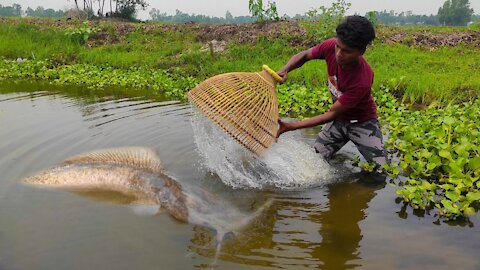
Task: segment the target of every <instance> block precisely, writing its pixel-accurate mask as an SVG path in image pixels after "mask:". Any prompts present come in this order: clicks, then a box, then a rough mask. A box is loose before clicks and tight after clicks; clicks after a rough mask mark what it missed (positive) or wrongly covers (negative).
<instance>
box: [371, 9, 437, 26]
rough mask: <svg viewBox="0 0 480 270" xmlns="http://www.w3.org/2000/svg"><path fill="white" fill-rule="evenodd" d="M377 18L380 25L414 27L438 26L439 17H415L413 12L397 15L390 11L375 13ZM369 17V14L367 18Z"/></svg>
mask: <svg viewBox="0 0 480 270" xmlns="http://www.w3.org/2000/svg"><path fill="white" fill-rule="evenodd" d="M375 12H376V18H377V20H378V22H379V23H383V24H398V25H405V24H414V25H438V24H439V22H438V16H437V15H430V16H427V15H415V14H413V12H412V11H407V12H403V11H402V12H400V13H397V12H395V11H394V10H390V11H386V10H383V11H375ZM366 17H368V13H367V16H366Z"/></svg>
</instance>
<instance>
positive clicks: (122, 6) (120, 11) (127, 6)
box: [113, 0, 148, 21]
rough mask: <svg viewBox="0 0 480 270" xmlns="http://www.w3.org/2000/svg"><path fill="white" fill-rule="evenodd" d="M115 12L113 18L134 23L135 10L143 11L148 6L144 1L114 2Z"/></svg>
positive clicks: (120, 0) (126, 0)
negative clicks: (115, 3)
mask: <svg viewBox="0 0 480 270" xmlns="http://www.w3.org/2000/svg"><path fill="white" fill-rule="evenodd" d="M116 2H117V10H116V11H115V12H114V13H113V16H115V17H120V18H124V19H127V20H130V21H135V13H136V12H137V8H140V9H142V10H145V8H146V7H147V6H148V4H147V2H146V1H145V0H116Z"/></svg>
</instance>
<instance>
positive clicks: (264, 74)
mask: <svg viewBox="0 0 480 270" xmlns="http://www.w3.org/2000/svg"><path fill="white" fill-rule="evenodd" d="M281 81H282V78H281V77H280V76H278V74H277V73H276V72H275V71H273V70H272V69H270V68H269V67H268V66H266V65H264V66H263V70H262V71H260V72H232V73H225V74H220V75H217V76H214V77H212V78H209V79H207V80H205V81H203V82H202V83H200V84H198V85H197V86H196V87H195V88H194V89H192V90H190V92H188V98H189V100H190V102H192V103H193V104H194V105H196V106H197V107H198V108H199V109H200V111H201V112H202V113H203V114H205V115H206V116H207V117H209V118H210V119H212V120H213V121H214V122H215V123H216V124H218V125H219V126H220V127H221V128H222V129H223V130H224V131H225V132H226V133H227V134H229V135H230V136H231V137H233V138H234V139H235V140H236V141H238V142H239V143H240V144H241V145H243V146H244V147H245V148H247V149H248V150H250V151H251V152H253V153H255V154H257V155H261V154H262V153H263V152H264V151H265V150H266V149H268V148H269V147H270V146H272V144H274V143H275V139H276V134H277V131H278V104H277V96H276V89H275V87H276V84H277V83H278V82H281Z"/></svg>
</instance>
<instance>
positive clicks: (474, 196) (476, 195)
mask: <svg viewBox="0 0 480 270" xmlns="http://www.w3.org/2000/svg"><path fill="white" fill-rule="evenodd" d="M466 197H467V200H468V201H470V202H473V201H480V192H478V191H477V192H468V193H467V196H466Z"/></svg>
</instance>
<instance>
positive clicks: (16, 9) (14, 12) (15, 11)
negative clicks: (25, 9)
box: [0, 4, 22, 16]
mask: <svg viewBox="0 0 480 270" xmlns="http://www.w3.org/2000/svg"><path fill="white" fill-rule="evenodd" d="M21 15H22V7H21V6H20V5H19V4H13V5H11V6H2V5H0V16H21Z"/></svg>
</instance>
